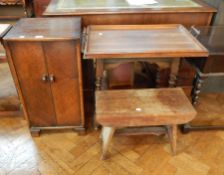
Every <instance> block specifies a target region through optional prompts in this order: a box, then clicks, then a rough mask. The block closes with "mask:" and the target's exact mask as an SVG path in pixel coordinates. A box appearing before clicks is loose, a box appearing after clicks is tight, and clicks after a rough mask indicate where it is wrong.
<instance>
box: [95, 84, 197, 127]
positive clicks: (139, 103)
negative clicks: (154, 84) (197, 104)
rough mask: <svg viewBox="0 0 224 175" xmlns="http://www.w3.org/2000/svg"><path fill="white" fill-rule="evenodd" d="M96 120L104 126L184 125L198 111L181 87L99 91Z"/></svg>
mask: <svg viewBox="0 0 224 175" xmlns="http://www.w3.org/2000/svg"><path fill="white" fill-rule="evenodd" d="M95 115H96V119H97V121H98V122H99V123H100V124H102V125H103V126H112V127H113V126H114V127H122V126H126V127H127V126H150V125H169V124H181V123H186V122H189V121H190V120H192V119H193V118H194V117H195V115H196V112H195V110H194V108H193V107H192V105H191V103H190V102H189V100H188V99H187V97H186V96H185V94H184V92H183V91H182V89H181V88H170V89H144V90H142V89H139V90H136V89H134V90H108V91H96V112H95Z"/></svg>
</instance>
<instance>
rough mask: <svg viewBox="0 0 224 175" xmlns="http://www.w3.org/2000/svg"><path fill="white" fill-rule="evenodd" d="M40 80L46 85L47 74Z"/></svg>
mask: <svg viewBox="0 0 224 175" xmlns="http://www.w3.org/2000/svg"><path fill="white" fill-rule="evenodd" d="M41 80H42V81H43V82H44V83H46V82H47V81H48V76H47V74H44V75H43V76H42V77H41Z"/></svg>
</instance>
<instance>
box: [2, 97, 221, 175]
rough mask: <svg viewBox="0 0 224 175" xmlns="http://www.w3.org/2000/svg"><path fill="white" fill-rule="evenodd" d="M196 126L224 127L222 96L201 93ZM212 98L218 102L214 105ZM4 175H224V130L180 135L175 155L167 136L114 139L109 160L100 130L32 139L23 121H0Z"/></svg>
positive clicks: (14, 118)
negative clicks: (105, 157) (103, 151)
mask: <svg viewBox="0 0 224 175" xmlns="http://www.w3.org/2000/svg"><path fill="white" fill-rule="evenodd" d="M201 98H202V99H201V100H200V102H199V105H198V106H197V107H196V109H197V112H198V115H197V117H196V118H195V120H194V121H193V123H194V124H199V123H204V124H206V123H207V124H208V123H210V124H217V123H220V122H222V123H224V120H223V110H224V106H223V102H224V94H201ZM213 100H214V103H211V101H213ZM0 133H1V139H0V149H1V151H0V167H1V174H3V175H4V174H9V175H13V174H16V175H25V174H27V175H30V174H32V175H40V174H42V175H50V174H52V175H74V174H75V175H90V174H91V175H136V174H140V175H149V174H150V175H151V174H153V175H177V174H180V175H189V174H195V175H198V174H203V175H223V174H224V164H223V162H224V152H223V147H224V132H223V131H206V132H205V131H203V132H192V133H190V134H186V135H183V134H181V133H180V132H178V133H177V135H178V142H177V154H178V155H176V156H172V155H171V150H170V148H169V142H168V138H167V137H166V136H165V137H164V136H159V137H158V136H151V135H143V136H125V137H124V136H119V135H116V134H115V136H114V138H113V140H112V142H111V146H110V147H109V153H110V154H111V155H112V156H111V157H109V159H108V160H106V161H101V160H100V159H99V157H100V154H101V141H100V140H99V134H100V133H99V131H92V132H91V133H89V134H88V135H85V136H78V135H77V134H76V133H74V132H73V131H72V130H67V131H44V132H43V134H42V136H41V137H39V138H32V137H31V136H30V134H29V128H28V127H27V123H26V121H25V120H24V119H23V117H11V116H9V117H1V118H0Z"/></svg>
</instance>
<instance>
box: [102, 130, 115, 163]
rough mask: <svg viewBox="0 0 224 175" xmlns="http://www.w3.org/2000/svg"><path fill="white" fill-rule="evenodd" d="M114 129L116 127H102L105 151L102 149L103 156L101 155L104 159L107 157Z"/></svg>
mask: <svg viewBox="0 0 224 175" xmlns="http://www.w3.org/2000/svg"><path fill="white" fill-rule="evenodd" d="M114 131H115V128H113V127H103V128H102V133H101V137H102V140H103V151H102V156H101V159H102V160H104V159H106V156H107V151H108V148H109V144H110V141H111V139H112V137H113V134H114Z"/></svg>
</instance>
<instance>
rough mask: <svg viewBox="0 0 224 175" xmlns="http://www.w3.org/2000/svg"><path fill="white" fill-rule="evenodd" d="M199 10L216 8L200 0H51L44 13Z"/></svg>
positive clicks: (206, 10) (75, 13) (205, 10)
mask: <svg viewBox="0 0 224 175" xmlns="http://www.w3.org/2000/svg"><path fill="white" fill-rule="evenodd" d="M199 11H203V12H214V11H215V9H214V8H211V7H209V6H208V5H206V4H204V3H202V2H201V1H198V0H184V1H177V0H97V1H93V0H51V3H50V4H49V6H48V8H47V9H46V11H45V13H44V15H66V14H72V15H78V14H102V13H113V14H116V13H135V12H142V13H150V12H153V13H155V12H156V13H160V12H199Z"/></svg>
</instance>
